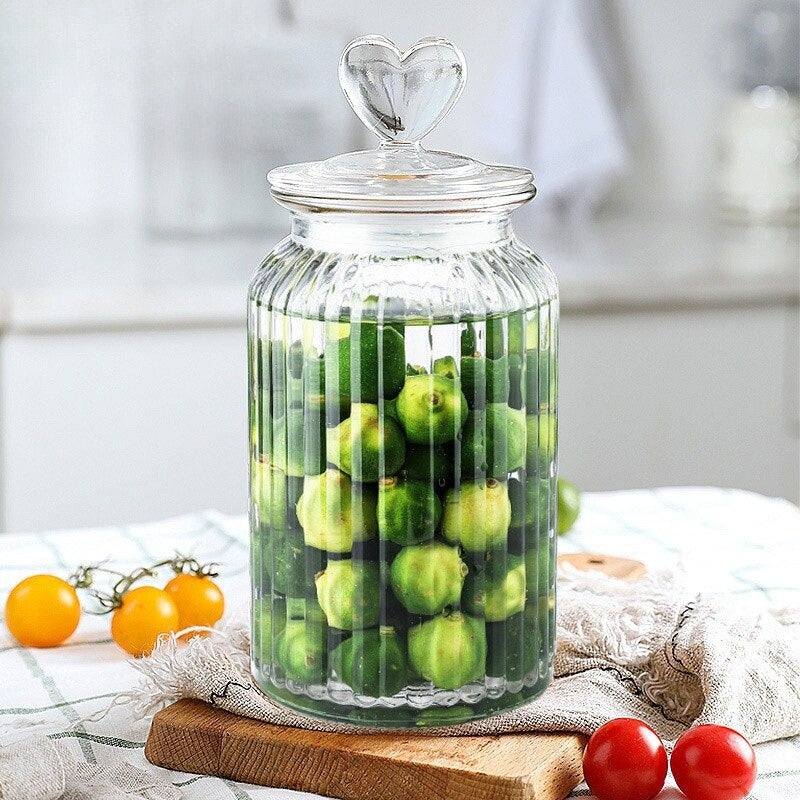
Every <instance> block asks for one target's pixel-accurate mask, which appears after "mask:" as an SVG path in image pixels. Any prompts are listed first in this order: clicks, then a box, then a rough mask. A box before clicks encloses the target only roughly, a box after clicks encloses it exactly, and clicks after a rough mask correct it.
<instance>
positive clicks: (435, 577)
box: [389, 542, 468, 616]
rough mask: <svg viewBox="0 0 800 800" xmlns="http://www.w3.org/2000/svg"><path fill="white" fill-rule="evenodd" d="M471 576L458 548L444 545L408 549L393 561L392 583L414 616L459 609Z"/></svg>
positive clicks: (423, 545)
mask: <svg viewBox="0 0 800 800" xmlns="http://www.w3.org/2000/svg"><path fill="white" fill-rule="evenodd" d="M467 572H468V569H467V565H466V564H465V563H464V562H463V561H462V560H461V557H460V556H459V554H458V548H457V547H448V546H447V545H446V544H443V543H442V542H427V543H426V544H418V545H411V546H409V547H404V548H403V549H402V550H401V551H400V552H399V554H398V555H397V557H396V558H395V559H394V561H392V567H391V571H390V577H389V580H390V582H391V585H392V589H393V590H394V593H395V595H397V599H398V600H399V601H400V602H401V603H402V604H403V606H405V608H406V609H408V610H409V611H410V612H411V613H412V614H426V615H429V616H430V615H432V614H438V613H439V612H440V611H443V610H444V609H445V608H447V606H455V605H457V604H458V602H459V600H460V598H461V587H462V586H463V584H464V578H465V577H466V575H467Z"/></svg>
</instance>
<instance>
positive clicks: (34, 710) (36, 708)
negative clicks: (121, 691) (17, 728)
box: [0, 692, 118, 715]
mask: <svg viewBox="0 0 800 800" xmlns="http://www.w3.org/2000/svg"><path fill="white" fill-rule="evenodd" d="M117 694H118V693H117V692H107V693H106V694H96V695H93V696H92V697H81V698H78V699H77V700H64V701H63V702H61V703H53V704H52V705H49V706H31V707H30V708H25V707H24V706H19V707H17V708H13V707H11V708H0V715H2V714H38V713H39V712H40V711H52V710H53V709H54V708H62V707H63V706H73V707H74V706H76V705H78V703H88V702H89V701H90V700H105V699H106V698H108V697H116V696H117Z"/></svg>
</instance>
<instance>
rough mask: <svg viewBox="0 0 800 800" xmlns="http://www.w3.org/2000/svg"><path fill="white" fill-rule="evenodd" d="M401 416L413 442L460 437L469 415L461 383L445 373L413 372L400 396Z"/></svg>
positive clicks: (401, 421)
mask: <svg viewBox="0 0 800 800" xmlns="http://www.w3.org/2000/svg"><path fill="white" fill-rule="evenodd" d="M397 416H398V417H399V418H400V423H401V424H402V426H403V430H404V431H405V434H406V438H407V439H408V441H409V442H411V443H412V444H427V445H434V444H442V443H443V442H450V441H452V440H453V439H455V438H456V436H457V435H458V432H459V431H460V430H461V426H462V425H463V424H464V420H465V419H466V417H467V401H466V398H465V397H464V395H463V393H462V392H461V389H460V388H459V385H458V383H457V382H456V381H453V380H452V379H450V378H445V377H443V376H442V375H411V376H409V377H408V378H406V382H405V384H404V385H403V389H402V391H401V392H400V394H399V395H398V397H397Z"/></svg>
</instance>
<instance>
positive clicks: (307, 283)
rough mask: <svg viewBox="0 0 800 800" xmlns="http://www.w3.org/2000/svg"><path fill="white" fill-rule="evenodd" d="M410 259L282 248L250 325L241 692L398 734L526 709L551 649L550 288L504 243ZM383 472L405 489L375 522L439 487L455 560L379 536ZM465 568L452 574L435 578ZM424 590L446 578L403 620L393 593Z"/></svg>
mask: <svg viewBox="0 0 800 800" xmlns="http://www.w3.org/2000/svg"><path fill="white" fill-rule="evenodd" d="M421 252H424V257H422V256H421V255H419V256H403V255H395V256H393V257H386V258H382V257H379V256H377V255H374V256H358V257H354V256H348V255H347V254H344V253H327V252H321V251H316V250H314V249H313V248H311V247H308V246H301V245H299V244H297V243H295V242H293V241H291V240H285V241H284V242H282V243H281V244H279V245H278V246H277V247H276V249H275V251H274V252H273V253H272V254H271V255H270V256H269V257H268V258H267V259H266V261H265V262H264V264H263V265H262V267H261V268H260V270H259V271H258V272H257V273H256V275H255V277H254V279H253V282H252V284H251V288H250V308H249V312H248V326H249V334H250V338H249V368H248V372H249V391H250V426H251V499H252V502H251V530H252V544H253V557H252V569H253V601H254V604H253V608H254V612H253V629H254V633H253V640H252V641H253V653H252V657H253V665H254V672H255V675H256V678H257V680H258V681H259V683H260V684H261V685H262V687H263V688H264V689H265V690H266V691H267V692H269V693H270V694H272V696H273V697H276V699H278V700H279V701H281V702H283V703H286V704H288V705H290V706H292V707H294V708H297V709H300V710H306V711H309V710H310V711H312V712H313V713H314V714H317V715H321V716H326V717H329V718H332V719H341V720H345V719H347V720H350V721H353V720H356V721H357V720H362V721H365V722H368V723H375V722H377V721H380V722H381V723H382V724H386V725H389V726H400V727H403V726H413V725H436V724H443V723H444V722H447V721H460V720H466V719H470V718H476V717H481V716H486V715H487V714H490V713H493V712H495V711H498V710H502V709H503V708H509V707H513V706H515V705H518V704H520V703H522V702H525V701H526V700H528V699H530V698H531V697H534V696H536V695H538V694H539V693H540V692H541V690H542V689H543V688H544V686H545V685H546V683H547V680H548V679H549V674H550V669H551V663H552V653H553V636H554V616H553V615H554V579H555V525H556V519H555V511H556V458H555V455H556V452H557V448H556V443H555V436H556V429H555V414H556V400H557V382H556V372H557V353H556V348H557V315H558V307H557V286H556V282H555V278H554V277H553V275H552V272H550V270H549V268H548V267H546V265H544V264H543V263H542V262H541V261H540V260H539V259H538V258H537V257H536V256H535V255H534V254H533V253H532V252H531V251H529V250H528V249H527V248H526V247H524V246H523V245H521V244H519V243H518V242H516V241H515V240H513V239H512V240H510V241H508V242H506V243H504V244H503V245H496V246H494V247H491V248H490V249H487V250H485V251H481V252H473V253H468V252H463V253H458V252H439V253H437V254H432V253H430V252H429V251H421ZM398 342H400V343H401V344H400V347H401V348H402V350H404V352H402V351H401V352H400V354H399V355H398V353H397V347H398ZM398 370H399V375H398ZM464 370H467V372H466V373H465V372H464ZM403 372H405V373H406V384H405V385H406V387H408V391H405V390H404V391H403V392H402V393H401V395H400V397H398V396H397V391H398V389H399V388H400V386H402V373H403ZM420 372H421V373H422V375H419V376H418V375H417V373H420ZM408 376H411V377H408ZM398 377H399V378H400V383H398V382H397V379H398ZM414 387H416V388H414ZM425 387H427V388H425ZM462 392H463V395H464V398H463V399H464V400H466V403H467V405H466V407H465V408H466V411H467V412H468V413H467V414H466V416H464V415H463V413H462V412H461V402H462V401H461V400H459V398H461V397H462ZM356 403H361V404H362V405H360V406H358V410H357V411H356V410H354V407H353V404H356ZM426 404H427V405H426ZM415 409H416V410H415ZM420 409H423V410H422V411H420ZM425 409H427V410H425ZM420 415H421V416H420ZM415 425H422V428H421V429H420V432H418V433H415V432H414V426H415ZM398 432H399V433H398ZM420 435H421V438H415V437H419V436H420ZM398 436H400V437H401V438H402V439H403V441H404V444H402V443H401V444H400V445H398V439H397V437H398ZM398 447H404V449H405V452H406V459H409V458H412V457H413V458H416V461H413V459H412V462H409V461H407V462H406V463H405V464H404V463H403V462H402V454H401V460H400V461H398V459H397V454H398V452H399V451H398V449H397V448H398ZM412 451H413V452H412ZM441 470H444V472H443V473H442V474H441V475H440V474H439V471H441ZM412 472H414V474H413V477H412ZM382 476H385V477H391V476H394V478H393V480H392V481H391V482H390V483H391V488H392V490H394V489H396V485H397V484H398V483H399V484H401V485H402V484H403V483H404V482H409V481H411V484H410V487H411V488H410V490H409V492H410V493H409V494H408V495H406V496H405V497H406V500H408V498H411V500H410V501H408V502H407V503H406V504H405V505H402V504H401V505H400V506H391V505H387V506H386V507H387V508H390V509H391V512H392V514H394V515H395V517H393V519H401V520H402V521H403V525H406V526H407V529H408V530H410V531H412V533H413V532H414V531H415V530H417V529H415V528H414V525H415V524H416V523H415V521H414V519H415V518H414V516H413V515H414V514H417V513H420V511H419V509H420V508H422V510H423V511H424V510H425V508H426V507H425V505H424V503H419V501H417V505H414V499H415V498H416V497H417V496H420V497H422V496H424V497H428V496H429V495H428V493H429V492H432V491H435V493H436V496H438V500H436V503H437V504H439V507H440V509H443V511H442V512H441V514H440V520H439V525H438V527H436V529H435V539H434V541H435V542H439V543H440V544H439V545H438V546H439V547H447V548H451V549H452V548H457V552H458V554H459V557H460V559H461V561H459V558H456V560H455V562H453V561H452V560H448V559H449V557H445V561H442V562H440V561H439V560H438V559H439V556H441V555H442V553H447V552H449V550H445V551H441V552H439V553H435V552H434V551H433V550H428V549H426V548H427V547H428V545H426V544H425V540H426V539H427V538H428V536H429V533H430V532H434V528H433V527H432V524H433V523H429V525H430V528H429V530H428V529H427V528H426V529H425V530H424V531H423V533H422V534H421V537H422V538H421V539H420V540H419V542H417V541H416V540H414V542H413V543H409V542H403V543H402V545H401V544H400V543H398V542H397V541H393V540H392V538H391V536H390V535H389V533H387V529H385V528H384V526H386V525H387V524H389V527H391V524H390V523H391V520H389V523H387V522H386V518H384V517H381V512H380V510H379V503H378V494H379V488H378V484H377V482H376V478H380V477H382ZM418 480H423V482H427V486H425V483H423V484H417V483H414V481H418ZM422 487H425V488H424V490H423V488H422ZM386 497H391V490H389V489H387V490H386ZM509 498H510V499H509ZM381 502H386V501H384V500H382V501H381ZM509 508H510V509H511V514H510V516H506V515H507V514H508V509H509ZM376 514H377V516H376ZM398 515H399V516H398ZM509 520H510V522H509ZM379 528H380V530H379ZM401 547H402V548H403V550H405V549H409V552H410V553H413V552H415V551H414V550H413V548H416V547H421V548H423V549H422V550H421V551H420V552H421V558H422V559H423V561H422V562H420V563H423V564H426V566H425V568H423V569H421V570H419V573H418V574H417V575H414V574H412V575H407V574H399V575H398V574H395V573H398V572H399V569H398V570H393V569H392V564H393V562H394V560H395V559H396V558H397V556H398V554H399V553H400V552H401ZM426 559H427V560H426ZM462 562H463V564H464V565H465V566H463V569H464V572H465V573H467V574H466V578H465V576H464V575H463V574H461V573H459V574H454V573H452V572H447V571H446V570H445V567H444V566H442V565H443V564H444V563H448V564H453V563H462ZM332 564H333V565H337V564H338V565H339V566H338V567H336V566H334V568H333V569H330V570H329V569H328V567H329V566H330V565H332ZM342 565H344V566H342ZM447 569H450V567H448V568H447ZM323 571H325V576H324V578H323V579H322V580H321V581H319V582H318V584H317V585H315V578H317V577H318V576H319V575H320V574H321V573H322V572H323ZM426 576H427V578H429V579H430V580H433V584H432V586H431V587H430V588H429V589H428V590H426V591H431V592H433V595H432V596H434V597H435V596H437V593H441V591H442V585H447V582H448V581H451V580H456V581H457V582H463V587H462V590H461V594H460V596H459V593H458V583H457V584H456V587H455V593H453V592H452V591H451V592H449V593H448V592H447V591H446V590H445V591H444V594H443V595H442V596H443V597H445V598H446V605H445V606H444V607H440V606H437V605H436V604H435V602H433V601H431V600H430V598H428V601H427V602H429V603H431V604H430V605H427V606H426V605H425V604H424V603H423V606H424V607H425V608H426V613H424V614H420V613H419V611H420V609H418V608H416V607H415V606H414V602H413V595H412V600H411V601H409V600H408V598H407V597H406V595H405V594H404V593H403V592H404V587H405V584H404V582H408V581H411V582H412V583H413V582H414V579H417V578H420V579H422V580H423V584H424V579H426ZM393 581H400V584H399V587H396V588H399V590H401V596H398V595H397V592H396V591H394V590H393V588H392V583H393ZM376 583H377V584H378V585H377V587H376V585H375V584H376ZM321 587H324V589H323V588H321ZM323 591H324V596H323V595H321V594H320V592H323ZM420 591H421V590H420ZM425 597H428V596H427V595H425ZM401 598H402V599H401ZM409 604H410V607H409ZM430 612H433V613H430ZM298 626H299V627H298ZM378 626H380V628H379V627H378ZM351 628H352V629H353V630H351ZM398 675H399V676H400V679H398ZM398 680H399V682H398ZM403 684H405V687H406V688H404V689H402V690H401V691H399V692H398V689H400V688H401V687H402V686H403ZM476 703H477V705H475V704H476Z"/></svg>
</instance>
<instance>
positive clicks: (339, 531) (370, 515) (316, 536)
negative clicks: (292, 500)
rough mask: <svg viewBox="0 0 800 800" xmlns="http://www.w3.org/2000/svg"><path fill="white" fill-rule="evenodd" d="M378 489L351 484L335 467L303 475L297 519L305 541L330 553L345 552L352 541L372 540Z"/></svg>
mask: <svg viewBox="0 0 800 800" xmlns="http://www.w3.org/2000/svg"><path fill="white" fill-rule="evenodd" d="M377 505H378V498H377V492H376V491H375V490H374V489H373V488H371V487H367V486H354V485H353V484H352V483H351V482H350V478H348V477H347V475H345V474H344V473H342V472H339V471H338V470H335V469H329V470H327V471H326V472H323V473H322V474H321V475H312V476H308V477H306V479H305V481H304V483H303V494H302V495H301V496H300V500H299V501H298V502H297V518H298V519H299V520H300V524H301V525H302V527H303V532H304V533H305V543H306V544H307V545H308V546H309V547H316V548H317V549H318V550H326V551H328V552H329V553H348V552H350V551H351V550H352V548H353V542H364V541H367V540H369V539H373V538H374V537H375V536H376V534H377V533H378V520H377V516H376V512H377Z"/></svg>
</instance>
